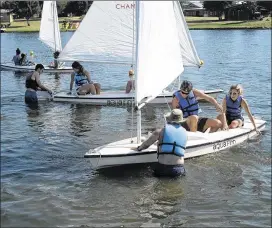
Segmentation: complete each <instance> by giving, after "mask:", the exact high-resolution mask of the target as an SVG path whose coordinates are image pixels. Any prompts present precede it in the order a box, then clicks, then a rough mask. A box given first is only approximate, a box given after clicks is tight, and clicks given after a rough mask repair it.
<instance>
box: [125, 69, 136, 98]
mask: <svg viewBox="0 0 272 228" xmlns="http://www.w3.org/2000/svg"><path fill="white" fill-rule="evenodd" d="M128 76H129V81H128V82H127V86H126V93H130V91H131V90H132V89H133V90H135V80H134V79H133V77H134V71H133V70H130V71H129V72H128Z"/></svg>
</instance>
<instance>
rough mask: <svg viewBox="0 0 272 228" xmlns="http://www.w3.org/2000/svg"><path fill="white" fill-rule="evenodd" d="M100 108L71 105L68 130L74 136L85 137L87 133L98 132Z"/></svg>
mask: <svg viewBox="0 0 272 228" xmlns="http://www.w3.org/2000/svg"><path fill="white" fill-rule="evenodd" d="M101 108H102V107H100V106H90V105H84V104H71V106H70V109H71V116H70V128H71V129H72V134H73V135H75V136H83V135H86V133H87V132H95V133H98V132H99V124H97V123H99V120H100V119H101Z"/></svg>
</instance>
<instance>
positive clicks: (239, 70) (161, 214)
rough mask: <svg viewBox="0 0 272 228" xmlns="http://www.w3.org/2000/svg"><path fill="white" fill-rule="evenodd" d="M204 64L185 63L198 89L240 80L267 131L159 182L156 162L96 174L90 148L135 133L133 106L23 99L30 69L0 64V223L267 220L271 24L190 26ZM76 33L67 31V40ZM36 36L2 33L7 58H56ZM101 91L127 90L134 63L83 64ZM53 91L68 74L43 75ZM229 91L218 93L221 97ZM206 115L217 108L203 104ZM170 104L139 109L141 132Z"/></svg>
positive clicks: (64, 85)
mask: <svg viewBox="0 0 272 228" xmlns="http://www.w3.org/2000/svg"><path fill="white" fill-rule="evenodd" d="M191 34H192V37H193V40H194V42H195V45H196V49H197V50H198V53H199V56H200V57H201V59H203V60H204V62H205V65H204V67H203V68H201V69H200V70H198V69H188V70H187V69H186V71H185V73H184V74H183V78H184V79H189V80H191V81H192V82H193V84H194V86H195V87H196V88H199V89H215V88H222V89H224V90H225V91H228V88H229V86H230V85H231V84H233V83H241V84H242V85H243V87H244V89H245V91H244V95H245V98H246V99H247V101H248V103H249V104H250V108H251V111H252V113H254V115H256V116H261V117H262V118H264V119H265V120H266V121H267V128H266V131H265V132H264V133H263V135H262V136H261V137H258V138H257V139H255V140H251V141H249V142H246V143H244V144H242V145H239V146H236V147H233V148H231V149H227V150H225V151H223V152H220V153H216V154H213V155H208V156H203V157H199V158H195V159H191V160H186V164H185V165H186V170H187V175H186V177H183V178H180V179H174V180H173V179H158V178H155V177H153V176H152V172H151V170H150V167H148V166H144V167H140V168H137V169H136V168H131V169H125V170H118V171H116V172H111V173H110V174H105V173H99V172H96V171H93V170H92V169H91V167H90V164H89V162H88V161H87V160H86V159H84V158H83V156H84V154H85V153H86V152H87V151H88V150H89V149H91V148H95V147H97V146H100V145H103V144H105V143H109V142H112V141H116V140H120V139H123V138H128V137H130V134H131V110H130V109H127V108H114V107H92V106H88V105H75V104H68V103H53V102H43V103H40V104H39V107H38V109H35V110H33V109H30V108H28V107H27V106H26V105H25V104H24V99H23V95H24V92H25V87H24V82H25V75H23V74H20V73H19V74H18V73H17V74H15V73H13V72H8V71H1V226H2V227H19V226H21V227H56V226H57V227H68V226H76V227H80V226H81V227H101V226H103V227H113V226H114V227H120V226H124V227H132V226H133V227H139V226H142V227H169V226H172V227H227V226H228V227H230V226H231V227H271V31H270V30H226V31H224V30H223V31H216V30H212V31H208V30H203V31H201V30H197V31H191ZM71 35H72V33H68V32H67V33H62V39H63V43H66V42H67V40H68V39H69V37H70V36H71ZM37 38H38V34H37V33H27V34H26V33H25V34H23V33H17V34H1V62H5V61H9V60H11V58H12V56H13V55H14V53H15V49H16V48H17V47H19V48H20V49H21V50H22V51H23V52H27V53H29V51H30V50H33V51H34V53H35V55H36V56H35V61H42V62H47V63H49V62H50V61H52V59H51V55H52V54H51V53H50V52H49V50H48V49H47V48H46V47H45V46H44V45H42V44H41V43H40V41H39V40H38V39H37ZM84 66H85V67H86V68H87V69H88V70H90V72H91V76H92V79H93V80H94V81H98V82H100V83H101V84H102V88H103V89H104V90H106V89H120V88H124V85H125V83H126V81H127V79H128V78H127V71H128V70H129V69H127V68H125V67H120V66H118V67H117V66H103V65H95V64H85V65H84ZM41 80H42V82H43V83H44V84H46V85H48V86H49V87H51V88H52V89H53V91H55V92H57V91H61V90H68V89H69V80H70V78H69V75H67V74H60V75H55V74H43V75H42V76H41ZM223 96H224V95H221V96H220V98H219V99H220V100H221V99H222V98H223ZM201 107H202V110H203V112H204V114H206V115H209V116H214V117H215V116H216V112H215V110H214V107H213V106H212V105H210V104H201ZM166 111H169V109H168V107H167V105H165V106H162V107H146V108H144V109H143V111H142V114H143V115H142V126H143V133H146V132H148V131H152V130H153V129H154V128H156V127H160V126H162V125H163V119H162V116H163V114H164V113H165V112H166Z"/></svg>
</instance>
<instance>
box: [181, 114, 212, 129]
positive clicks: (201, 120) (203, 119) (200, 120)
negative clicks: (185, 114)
mask: <svg viewBox="0 0 272 228" xmlns="http://www.w3.org/2000/svg"><path fill="white" fill-rule="evenodd" d="M208 119H209V118H206V117H198V121H197V130H198V131H200V132H204V130H206V129H204V126H205V124H206V122H207V120H208ZM180 125H181V126H182V127H184V128H185V130H186V131H190V128H189V126H188V124H187V123H186V122H182V123H181V124H180Z"/></svg>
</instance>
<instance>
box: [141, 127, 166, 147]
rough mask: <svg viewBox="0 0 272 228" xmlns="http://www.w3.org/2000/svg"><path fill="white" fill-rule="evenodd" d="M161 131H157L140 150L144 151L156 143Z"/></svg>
mask: <svg viewBox="0 0 272 228" xmlns="http://www.w3.org/2000/svg"><path fill="white" fill-rule="evenodd" d="M161 131H162V130H161V129H156V130H155V131H154V132H153V133H152V135H151V136H150V137H149V138H148V139H147V140H145V141H144V142H143V143H142V144H141V145H140V146H139V147H138V150H144V149H146V148H148V147H150V146H151V145H152V144H153V143H155V142H156V141H157V140H158V139H159V136H160V133H161Z"/></svg>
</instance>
